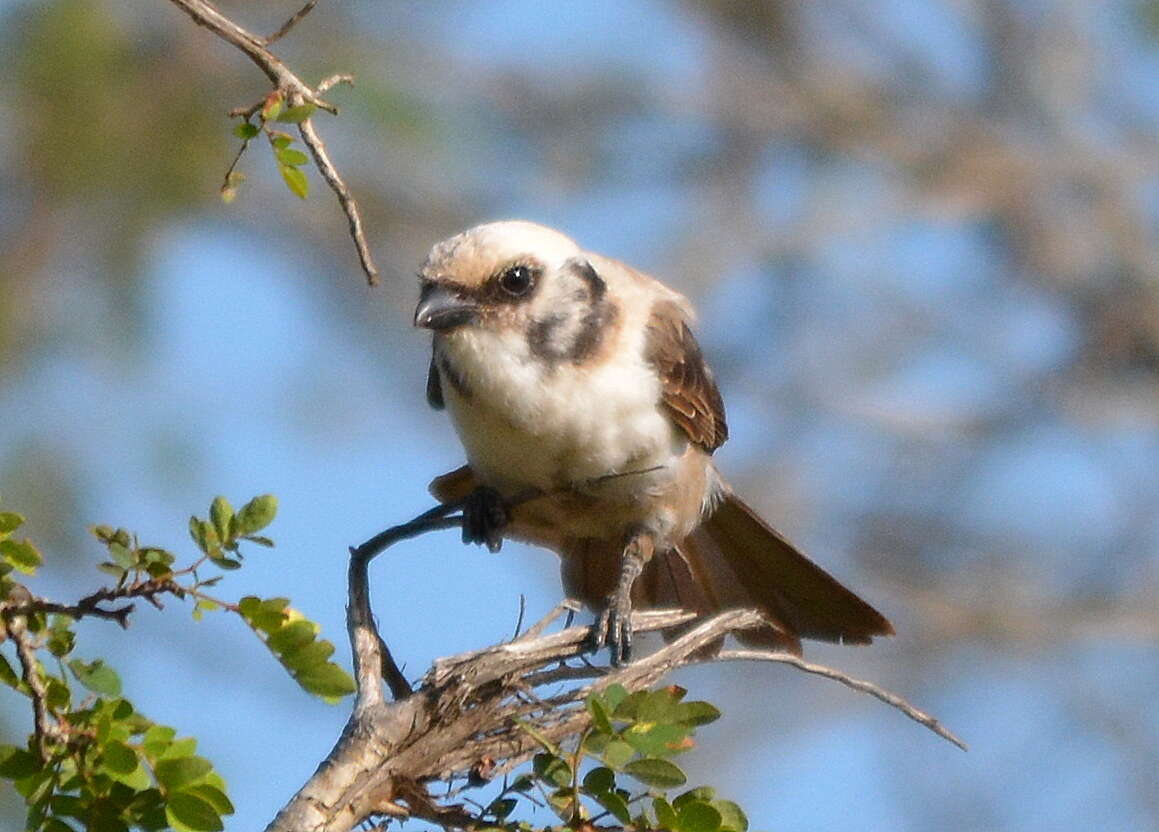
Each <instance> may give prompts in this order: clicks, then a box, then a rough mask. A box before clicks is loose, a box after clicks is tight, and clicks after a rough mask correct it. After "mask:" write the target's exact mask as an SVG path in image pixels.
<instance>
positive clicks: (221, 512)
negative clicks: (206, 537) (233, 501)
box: [209, 495, 233, 543]
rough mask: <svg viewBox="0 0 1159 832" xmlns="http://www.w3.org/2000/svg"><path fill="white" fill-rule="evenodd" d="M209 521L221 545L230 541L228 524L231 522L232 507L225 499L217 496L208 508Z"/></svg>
mask: <svg viewBox="0 0 1159 832" xmlns="http://www.w3.org/2000/svg"><path fill="white" fill-rule="evenodd" d="M209 519H210V520H211V521H213V529H214V531H216V532H217V538H218V540H220V541H222V542H223V543H224V542H225V541H227V540H229V539H230V536H231V535H230V533H229V524H230V521H231V520H233V506H231V505H230V504H229V500H227V499H225V497H222V496H220V495H219V496H217V497H214V498H213V502H212V503H211V504H210V506H209Z"/></svg>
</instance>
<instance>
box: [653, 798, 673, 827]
mask: <svg viewBox="0 0 1159 832" xmlns="http://www.w3.org/2000/svg"><path fill="white" fill-rule="evenodd" d="M652 810H653V811H654V812H655V813H656V820H657V822H658V823H659V824H660V828H661V829H675V828H676V810H675V809H673V808H672V804H671V803H669V802H668V801H667V800H665V799H664V798H662V797H658V798H656V799H655V800H653V801H652Z"/></svg>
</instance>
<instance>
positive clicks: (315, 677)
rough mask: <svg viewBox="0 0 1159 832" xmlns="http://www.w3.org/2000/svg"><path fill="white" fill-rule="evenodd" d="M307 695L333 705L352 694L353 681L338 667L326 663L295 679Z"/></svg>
mask: <svg viewBox="0 0 1159 832" xmlns="http://www.w3.org/2000/svg"><path fill="white" fill-rule="evenodd" d="M295 679H296V680H297V682H298V684H299V685H301V686H302V688H303V690H305V691H306V692H307V693H312V694H314V695H315V696H317V697H318V698H319V699H321V700H322V701H324V702H326V703H328V704H330V705H333V704H335V703H337V702H339V701H340V700H341V699H342V698H343V697H345V696H349V695H350V694H352V693H354V679H353V678H351V676H350V674H349V673H347V672H346V671H345V670H343V669H342V668H340V667H339V666H338V665H336V664H333V663H328V664H325V665H323V666H322V667H319V668H315V669H313V670H310V671H307V672H305V673H302V674H300V675H298V676H296V677H295Z"/></svg>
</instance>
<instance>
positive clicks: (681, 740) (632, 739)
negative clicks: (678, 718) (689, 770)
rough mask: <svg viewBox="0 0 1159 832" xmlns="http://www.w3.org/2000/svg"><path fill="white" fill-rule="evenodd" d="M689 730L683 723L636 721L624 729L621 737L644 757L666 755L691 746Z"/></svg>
mask: <svg viewBox="0 0 1159 832" xmlns="http://www.w3.org/2000/svg"><path fill="white" fill-rule="evenodd" d="M691 730H692V729H691V728H688V727H686V726H683V725H656V724H655V723H648V722H637V723H636V724H635V725H633V726H632V727H631V728H629V729H628V730H626V731H624V733H623V737H624V739H625V740H626V741H627V742H628V744H629V745H631V746H632V748H634V749H636V750H637V751H638V752H640V753H641V754H642V755H644V756H646V757H667V756H669V755H671V754H676V753H679V752H681V751H686V750H688V749H689V748H691V747H692V741H691V740H690V739H689V738H688V734H689V732H690V731H691Z"/></svg>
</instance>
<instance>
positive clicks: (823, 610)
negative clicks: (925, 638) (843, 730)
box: [693, 494, 893, 650]
mask: <svg viewBox="0 0 1159 832" xmlns="http://www.w3.org/2000/svg"><path fill="white" fill-rule="evenodd" d="M701 536H704V537H707V538H708V541H709V542H710V545H711V547H712V549H714V550H715V551H711V552H710V551H705V552H703V553H701V560H702V561H704V562H705V563H706V564H707V567H706V568H707V570H709V571H714V572H715V574H714V576H713V577H714V578H716V577H717V576H719V579H720V580H725V579H726V577H727V575H728V574H729V573H731V574H732V575H734V576H735V579H736V580H737V581H738V582H739V584H740V585H741V586H743V588H744V594H745V595H747V596H748V598H750V599H752V601H755V602H756V605H757V606H759V607H760V608H761V609H763V610H765V612H766V613H767V614H768V615H769V617H770V619H771V620H772V621H773V622H774V623H775V624H777V625H780V626H781V627H782V628H783V629H785V630H787V631H788V632H789V633H791V634H793V635H794V636H795V637H802V638H812V639H818V640H820V641H836V642H841V643H843V644H869V643H870V642H871V641H872V640H873V637H874V636H887V635H893V626H892V625H890V623H889V621H887V620H886V619H885V617H884V616H882V615H881V613H879V612H878V611H877V610H875V609H874V608H873V607H871V606H870V605H869V604H867V603H866V602H865V601H863V600H861V598H859V597H858V596H857V595H855V594H854V593H853V592H852V591H850V590H849V589H847V588H846V587H845V586H843V585H842V584H841V583H840V582H838V581H837V579H836V578H834V577H833V576H832V575H830V574H829V573H828V572H826V571H825V570H824V569H822V568H821V567H820V566H818V565H817V564H816V563H814V562H813V561H811V560H810V559H809V558H808V557H806V556H805V555H803V554H801V552H800V551H798V550H797V548H796V547H795V546H793V544H792V543H790V542H789V541H788V540H786V539H785V538H784V537H783V536H782V535H781V534H780V533H778V532H777V531H776V530H775V529H773V528H772V527H771V526H769V525H768V524H767V523H766V522H765V521H764V520H762V519H761V518H760V517H759V516H757V514H756V513H755V512H754V511H753V510H752V509H750V508H749V507H748V506H747V505H745V504H744V503H743V502H741V500H740V499H739V498H737V497H736V496H735V495H732V494H730V495H728V496H727V497H726V498H725V499H724V501H723V502H721V504H720V505H719V506H717V508H716V510H715V511H714V512H713V514H712V515H711V516H710V517H708V518H707V519H705V521H704V522H703V523H702V524H701V526H700V528H699V529H697V530H696V532H694V533H693V537H697V538H699V537H701ZM697 548H698V549H708V548H709V547H707V546H704V545H703V542H700V545H698V547H697ZM716 560H723V561H725V562H727V564H728V571H725V570H724V569H722V568H720V566H719V565H717V564H715V563H714V561H716ZM730 606H731V604H730ZM786 646H790V647H791V645H786ZM797 649H798V650H799V649H800V647H799V643H798V645H797Z"/></svg>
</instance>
